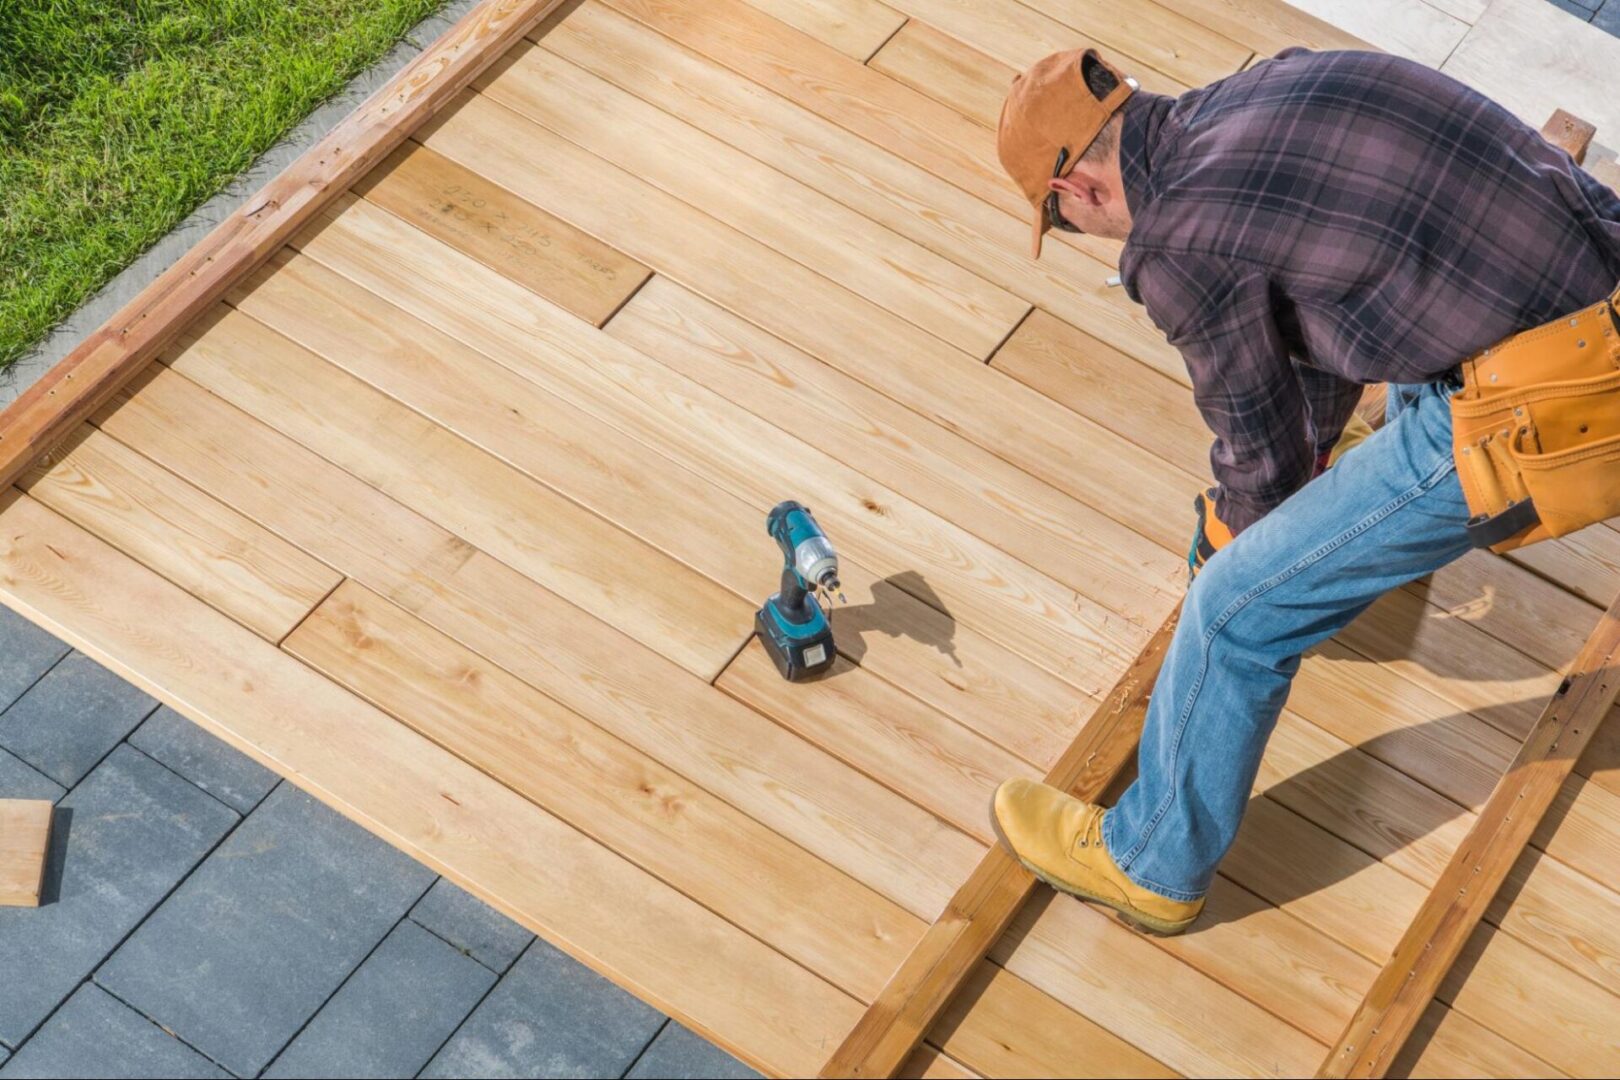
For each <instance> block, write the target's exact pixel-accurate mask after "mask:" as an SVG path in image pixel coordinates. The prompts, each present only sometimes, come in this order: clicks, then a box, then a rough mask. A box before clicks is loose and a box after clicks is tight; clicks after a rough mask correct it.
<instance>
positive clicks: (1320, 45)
mask: <svg viewBox="0 0 1620 1080" xmlns="http://www.w3.org/2000/svg"><path fill="white" fill-rule="evenodd" d="M1176 10H1178V11H1180V12H1181V13H1182V14H1184V15H1186V16H1187V17H1188V18H1189V19H1195V20H1197V21H1198V22H1200V23H1203V24H1204V25H1205V26H1207V27H1209V28H1210V29H1212V30H1214V31H1216V32H1217V33H1220V34H1224V35H1226V36H1227V37H1229V38H1231V39H1232V40H1233V41H1236V42H1240V43H1242V44H1244V45H1247V46H1248V47H1249V48H1251V49H1253V50H1254V51H1255V52H1256V53H1258V54H1260V55H1261V56H1275V55H1276V54H1277V53H1279V52H1281V51H1282V50H1284V49H1286V48H1289V47H1290V46H1293V45H1303V46H1305V47H1306V48H1308V49H1317V50H1322V49H1368V48H1371V46H1370V45H1368V44H1367V43H1366V42H1365V41H1363V40H1362V39H1361V38H1358V37H1356V36H1355V35H1354V34H1352V33H1350V32H1348V31H1347V30H1344V29H1342V28H1340V27H1339V26H1337V25H1335V24H1334V23H1332V22H1328V21H1326V20H1324V19H1321V18H1319V17H1317V16H1316V15H1313V14H1311V13H1310V12H1308V11H1305V10H1303V9H1302V8H1301V7H1300V6H1298V5H1295V4H1290V3H1287V2H1286V0H1178V2H1177V4H1176Z"/></svg>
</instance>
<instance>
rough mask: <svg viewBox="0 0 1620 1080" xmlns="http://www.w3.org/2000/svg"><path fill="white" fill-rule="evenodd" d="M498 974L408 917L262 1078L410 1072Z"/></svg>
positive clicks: (416, 1069) (415, 1070)
mask: <svg viewBox="0 0 1620 1080" xmlns="http://www.w3.org/2000/svg"><path fill="white" fill-rule="evenodd" d="M495 980H496V975H495V973H494V972H492V971H490V970H489V969H488V968H486V967H485V966H484V965H482V964H480V963H479V962H478V961H476V960H474V959H472V958H471V957H469V956H467V955H466V954H465V953H462V952H460V951H459V950H457V949H456V948H455V947H454V946H452V945H450V944H449V943H447V942H445V941H444V940H443V939H441V938H437V937H435V936H433V935H432V934H430V933H428V932H427V931H426V930H424V929H422V928H421V927H420V926H418V925H416V923H414V922H411V921H410V920H409V919H406V920H404V921H402V922H401V923H400V924H399V925H398V926H396V927H395V928H394V930H393V932H392V933H390V934H389V935H388V936H387V937H386V938H384V939H383V943H382V944H381V945H379V946H377V950H376V951H375V952H373V953H372V954H371V955H370V956H369V957H367V958H366V961H365V963H363V964H361V965H360V967H359V969H358V970H357V971H355V973H354V975H353V976H351V977H350V979H349V981H348V982H346V983H344V984H343V988H342V989H341V990H339V991H338V992H337V993H336V994H334V995H333V996H332V1000H330V1001H329V1002H327V1003H326V1005H325V1006H324V1007H323V1008H322V1009H321V1011H320V1012H319V1013H317V1014H316V1015H315V1019H313V1020H311V1021H310V1023H309V1026H308V1027H306V1028H304V1030H303V1031H302V1032H300V1033H299V1035H298V1037H297V1038H295V1039H294V1040H293V1041H292V1043H291V1044H290V1045H289V1046H288V1047H287V1049H286V1050H284V1051H283V1052H282V1054H281V1056H280V1057H278V1058H277V1059H276V1060H275V1062H274V1063H273V1064H272V1065H271V1066H270V1068H269V1070H267V1071H266V1072H265V1076H267V1077H272V1078H277V1080H279V1078H283V1077H313V1078H319V1077H327V1076H344V1077H389V1076H415V1075H416V1074H417V1073H418V1072H419V1071H421V1069H422V1066H424V1065H426V1064H427V1063H428V1060H429V1059H430V1058H432V1057H433V1055H434V1053H435V1052H436V1051H437V1050H438V1049H439V1047H440V1046H442V1045H443V1044H444V1041H445V1040H446V1039H448V1038H449V1037H450V1035H451V1034H452V1033H453V1032H454V1031H455V1030H456V1028H457V1026H459V1025H460V1023H461V1021H462V1020H464V1019H465V1018H466V1016H467V1014H468V1013H470V1012H472V1010H473V1008H474V1007H475V1006H476V1005H477V1004H478V1002H479V1001H480V1000H482V998H483V996H484V995H485V994H486V993H487V992H488V991H489V988H490V987H491V986H494V985H495Z"/></svg>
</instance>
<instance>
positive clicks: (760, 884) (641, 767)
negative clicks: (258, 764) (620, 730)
mask: <svg viewBox="0 0 1620 1080" xmlns="http://www.w3.org/2000/svg"><path fill="white" fill-rule="evenodd" d="M284 647H285V648H286V649H287V651H288V652H291V653H292V654H293V655H294V656H297V657H298V658H299V659H301V660H303V661H305V662H306V663H308V664H309V665H310V666H311V667H313V668H314V669H315V670H317V671H320V672H322V673H323V674H325V675H326V677H327V678H329V679H331V680H332V681H333V682H336V683H338V684H339V685H341V686H345V687H347V688H348V689H350V690H352V691H353V692H354V693H356V694H358V695H359V696H361V697H363V698H365V699H366V700H367V701H369V702H371V703H372V704H373V705H376V706H377V707H378V708H380V709H382V710H384V711H385V712H387V713H389V714H391V715H393V716H394V717H396V718H398V719H399V720H400V721H401V722H402V723H404V724H406V725H407V726H409V727H410V728H412V729H413V730H415V731H419V732H421V733H422V734H423V735H425V736H427V737H428V738H429V739H432V740H433V741H434V742H435V743H437V744H438V745H439V746H442V747H443V748H444V749H445V750H447V751H449V752H450V753H452V754H455V755H456V756H457V757H459V758H461V759H462V760H464V761H467V762H468V763H469V764H471V765H473V766H475V767H477V768H478V769H480V770H482V771H483V772H485V773H487V774H488V775H490V776H492V777H494V778H495V779H496V780H498V781H500V782H501V783H503V784H505V785H506V786H507V787H509V788H511V789H512V790H513V791H516V792H517V793H518V794H520V795H523V796H524V797H525V798H527V799H529V800H530V801H532V802H534V803H536V804H537V805H539V806H542V807H544V808H545V809H546V810H547V811H549V812H550V813H553V814H555V815H556V816H557V817H558V818H560V819H562V820H563V821H566V822H568V823H569V824H570V825H572V826H573V827H574V828H576V829H578V830H579V831H581V832H583V833H585V834H586V835H588V836H590V837H592V838H594V839H595V840H597V841H598V842H600V843H602V844H603V845H605V846H607V847H608V848H610V849H611V850H613V851H615V852H617V853H619V854H620V855H623V856H624V857H625V858H627V859H629V860H631V861H632V862H634V863H636V864H637V865H638V866H640V867H641V868H642V869H644V870H646V871H648V872H649V873H651V874H654V875H655V876H657V877H658V878H659V879H661V880H663V881H665V882H667V883H669V884H670V885H672V886H673V887H675V888H677V889H679V890H680V891H681V892H682V893H684V894H686V895H687V896H690V897H691V898H692V899H694V900H696V901H697V902H698V903H700V904H702V905H703V906H704V907H706V908H708V909H709V910H710V911H713V912H715V913H716V914H718V915H720V916H722V917H723V918H725V919H726V920H727V921H728V922H731V923H733V924H735V925H737V926H739V927H741V928H742V929H744V930H746V931H748V932H749V933H751V934H753V935H754V936H755V937H757V938H759V939H760V940H761V941H763V942H765V943H767V944H769V945H771V946H772V947H774V948H776V949H778V950H780V951H782V952H784V953H786V954H787V955H788V956H789V957H791V958H793V959H794V960H796V961H798V962H799V963H801V964H803V965H804V966H805V967H808V968H809V969H810V970H812V971H814V972H816V973H817V974H819V975H821V976H822V977H823V978H825V979H827V980H828V981H829V982H831V983H832V984H833V985H835V986H838V987H840V988H841V989H843V990H846V991H847V992H849V993H850V994H852V995H854V996H855V997H857V998H860V999H861V1000H863V1001H867V1000H870V999H871V998H872V997H873V996H874V995H876V994H877V992H878V991H879V990H880V989H882V985H883V979H884V972H886V971H888V970H890V969H891V968H893V967H894V966H895V965H896V964H898V963H899V962H900V960H901V959H902V958H903V957H904V956H905V953H906V951H907V950H908V949H909V948H910V947H911V945H912V944H913V943H914V942H915V941H916V940H917V939H918V938H920V937H921V936H922V931H923V924H922V921H921V920H920V919H918V918H917V917H916V916H914V915H911V914H910V913H908V912H906V911H904V910H903V909H901V908H900V907H898V906H897V905H895V904H892V903H890V902H888V901H885V900H883V899H882V898H881V897H879V896H878V895H877V894H876V893H874V892H872V891H870V890H868V889H866V888H864V887H862V886H860V885H857V884H856V883H855V882H854V881H852V880H850V879H849V878H848V877H846V876H845V875H843V874H842V873H840V872H838V871H837V870H834V869H833V868H832V867H830V866H828V865H827V864H826V863H824V862H822V861H821V860H819V859H816V858H815V857H814V856H812V855H810V854H809V853H808V852H805V851H804V850H802V849H800V848H797V847H794V846H793V845H792V844H789V843H788V842H787V841H785V840H783V839H782V838H781V837H780V836H778V835H777V834H776V833H774V832H771V831H770V830H768V829H766V828H765V827H764V826H762V825H760V824H759V823H758V822H756V821H754V820H753V819H752V818H750V817H748V816H747V815H745V814H743V813H741V812H739V811H737V810H735V809H734V808H732V807H731V806H729V805H727V804H726V803H724V802H721V801H720V800H719V799H717V798H715V797H714V796H713V795H711V794H710V793H709V792H707V791H704V790H703V789H702V788H699V787H697V786H696V785H695V784H692V783H691V782H690V781H688V780H686V779H685V778H684V777H681V776H680V775H678V774H676V773H675V772H673V771H672V770H670V769H669V768H667V767H666V766H664V765H662V764H661V763H659V762H657V761H655V760H653V759H652V758H650V757H648V756H647V755H645V754H642V753H640V752H638V751H636V750H634V749H633V748H631V747H629V746H626V745H625V744H624V743H622V742H620V741H619V740H618V739H616V738H614V737H612V736H611V735H608V734H607V733H606V732H604V731H602V729H600V728H598V727H596V726H595V725H593V724H591V723H589V722H588V721H586V720H585V719H584V718H582V717H580V716H579V715H578V714H576V713H573V712H571V711H570V710H567V709H565V708H563V707H562V706H561V705H559V704H557V703H556V702H554V701H552V700H551V699H550V698H548V697H545V696H544V695H542V694H540V693H539V692H538V691H536V690H534V689H532V688H530V687H529V686H527V685H526V684H524V683H522V682H520V681H519V680H518V679H516V678H514V677H513V676H512V675H510V674H508V673H506V672H505V671H503V670H501V669H500V668H498V667H496V666H495V665H494V664H491V663H490V662H489V661H487V660H485V659H484V658H483V657H480V656H478V655H477V654H476V653H474V652H472V651H471V650H469V649H467V648H466V647H465V646H463V645H461V644H459V643H458V642H455V641H453V640H451V639H450V638H449V637H447V636H445V635H444V634H442V633H440V632H438V631H436V630H433V629H432V628H430V627H428V626H426V625H425V624H423V623H422V622H421V621H420V620H418V619H415V618H413V617H412V616H410V615H408V614H406V613H405V612H404V611H401V610H400V609H399V608H397V607H395V606H394V605H392V604H389V603H388V602H387V601H386V600H384V599H382V598H381V597H379V596H377V595H376V594H375V593H372V592H370V591H369V590H367V589H364V588H362V587H361V586H359V585H356V584H354V583H353V582H346V583H345V584H344V585H343V586H342V587H341V588H339V589H338V591H337V592H336V593H334V594H333V595H332V596H331V597H330V598H329V599H328V600H326V602H325V603H323V604H322V605H321V606H320V608H318V609H317V610H316V611H315V612H314V614H312V615H311V616H310V617H309V618H308V619H307V620H305V621H304V623H303V624H302V625H301V626H300V627H299V628H298V630H297V632H295V633H294V634H293V635H292V636H291V637H290V638H288V639H287V642H286V644H285V646H284ZM743 880H747V881H749V882H750V883H751V884H750V886H749V887H748V888H744V889H739V888H737V883H738V882H739V881H743Z"/></svg>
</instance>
